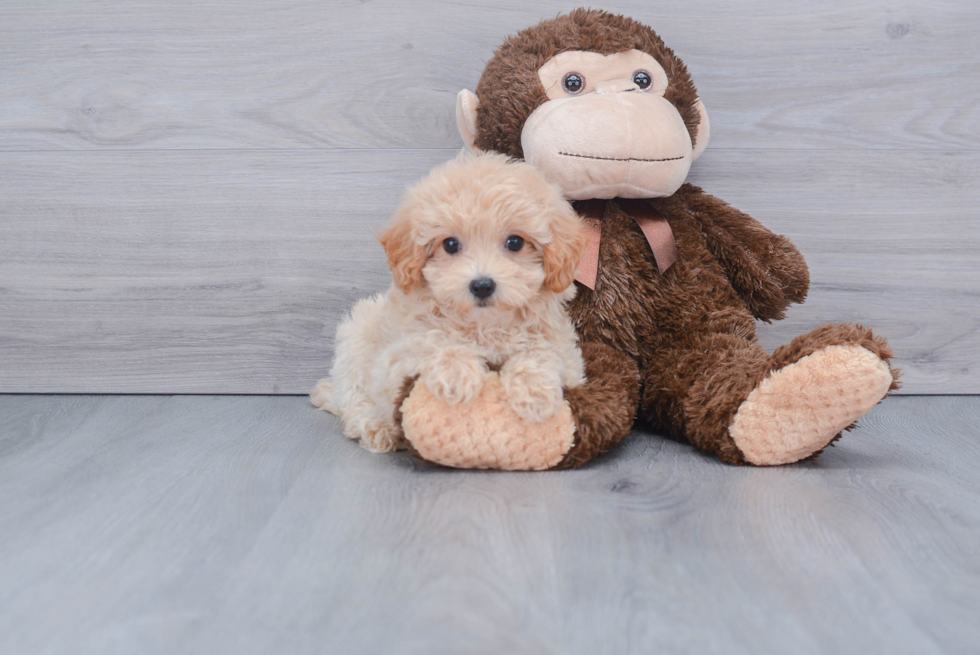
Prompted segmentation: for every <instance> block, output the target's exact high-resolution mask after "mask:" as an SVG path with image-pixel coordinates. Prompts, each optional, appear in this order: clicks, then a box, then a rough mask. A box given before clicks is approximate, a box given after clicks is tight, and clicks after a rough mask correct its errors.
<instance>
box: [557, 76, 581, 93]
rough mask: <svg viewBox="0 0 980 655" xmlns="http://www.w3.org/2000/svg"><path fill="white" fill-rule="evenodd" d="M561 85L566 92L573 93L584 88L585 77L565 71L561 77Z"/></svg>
mask: <svg viewBox="0 0 980 655" xmlns="http://www.w3.org/2000/svg"><path fill="white" fill-rule="evenodd" d="M561 86H562V88H563V89H565V91H566V92H567V93H571V94H572V95H575V94H576V93H580V92H581V91H582V89H584V88H585V77H584V76H582V75H581V74H579V73H566V74H565V77H563V78H562V79H561Z"/></svg>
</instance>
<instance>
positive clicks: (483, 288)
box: [470, 277, 497, 300]
mask: <svg viewBox="0 0 980 655" xmlns="http://www.w3.org/2000/svg"><path fill="white" fill-rule="evenodd" d="M496 289H497V283H496V282H494V281H493V280H492V279H490V278H488V277H481V278H477V279H475V280H473V281H472V282H470V293H472V294H473V295H474V296H475V297H476V298H477V299H478V300H486V299H487V298H489V297H490V296H492V295H493V292H494V291H495V290H496Z"/></svg>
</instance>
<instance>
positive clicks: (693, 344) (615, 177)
mask: <svg viewBox="0 0 980 655" xmlns="http://www.w3.org/2000/svg"><path fill="white" fill-rule="evenodd" d="M457 120H458V123H459V128H460V133H461V134H462V136H463V140H464V141H465V142H466V144H467V145H468V146H469V147H471V148H475V149H479V150H492V151H497V152H500V153H505V154H507V155H510V156H511V157H514V158H517V159H525V160H526V161H527V162H529V163H531V164H533V165H534V166H536V167H538V168H539V170H541V171H542V172H543V173H544V174H545V176H546V177H547V178H549V179H550V180H551V181H553V182H555V183H557V184H559V185H560V186H561V188H562V189H563V190H564V192H565V195H566V197H567V198H569V199H570V200H574V201H578V202H577V203H576V208H577V210H578V211H579V213H580V214H581V215H582V216H583V217H584V218H585V220H586V221H587V223H588V225H589V226H590V230H591V233H592V244H591V248H590V249H589V250H588V251H587V254H586V257H585V258H584V259H583V261H582V263H581V264H580V267H579V276H578V278H577V280H578V283H579V290H578V295H577V297H576V299H575V300H574V301H573V302H572V304H571V306H570V313H571V315H572V318H573V320H574V321H575V324H576V326H577V328H578V331H579V337H580V340H581V344H582V349H583V354H584V356H585V358H586V362H587V375H588V377H589V383H588V384H587V385H586V386H585V387H582V388H579V389H575V390H570V391H569V392H568V393H567V394H566V400H567V401H568V403H569V405H570V406H571V409H572V416H573V417H574V422H575V433H574V434H575V438H574V442H573V443H572V444H571V446H570V447H566V448H565V450H564V455H563V457H562V458H561V460H560V461H558V462H557V463H556V462H554V461H549V462H546V463H542V464H541V465H539V466H526V467H527V468H544V467H552V468H564V467H569V466H577V465H579V464H581V463H583V462H585V461H588V460H589V459H591V458H592V457H594V456H595V455H597V454H599V453H601V452H604V451H606V450H608V449H609V448H611V447H613V446H614V445H616V444H617V443H618V442H619V440H620V439H621V438H622V437H623V436H625V434H626V433H627V432H628V431H629V429H630V427H631V426H632V424H633V421H634V417H637V416H638V418H639V419H640V420H642V421H643V422H645V423H646V424H648V425H649V426H651V427H652V428H654V429H656V430H661V431H666V432H667V433H669V434H671V435H673V436H676V437H683V438H686V439H687V440H689V441H690V442H691V443H693V444H694V445H695V446H696V447H698V448H700V449H701V450H703V451H706V452H709V453H713V454H715V455H717V456H718V457H719V458H721V459H722V460H723V461H725V462H728V463H731V464H756V465H774V464H786V463H790V462H795V461H798V460H800V459H803V458H806V457H810V456H812V455H814V454H816V453H818V452H820V450H822V449H823V448H824V447H826V446H827V445H828V444H830V443H831V442H832V441H834V440H835V439H836V438H838V437H839V436H840V434H841V431H842V430H843V429H845V428H847V427H848V426H850V425H851V424H852V423H853V422H854V421H855V420H856V419H857V418H858V417H860V416H861V415H863V414H864V413H865V412H867V411H868V409H870V408H871V407H872V406H873V405H875V404H876V403H878V402H879V401H880V400H881V399H882V398H883V397H884V396H885V395H886V394H887V392H888V391H889V390H890V389H894V388H896V387H897V372H896V371H894V370H893V369H892V368H891V366H890V364H889V359H890V358H891V357H892V354H891V351H890V350H889V349H888V346H887V345H886V343H885V341H884V340H883V339H881V338H879V337H876V336H874V335H873V334H872V333H871V331H870V330H868V329H866V328H863V327H861V326H857V325H848V324H845V325H824V326H821V327H819V328H817V329H816V330H813V331H812V332H810V333H808V334H804V335H801V336H798V337H797V338H795V339H794V340H793V341H792V342H791V343H789V344H788V345H785V346H781V347H780V348H778V349H776V351H775V352H774V353H773V354H771V355H770V354H768V353H766V352H765V351H764V350H763V349H762V348H761V347H760V346H759V344H758V343H757V339H756V334H755V320H756V319H760V320H763V321H771V320H774V319H779V318H782V317H783V315H784V311H785V309H786V308H787V306H789V304H790V303H794V302H802V301H803V299H804V298H805V296H806V293H807V288H808V285H809V274H808V271H807V267H806V263H805V262H804V260H803V257H802V256H801V255H800V253H799V252H798V251H797V250H796V248H795V247H794V246H793V245H792V244H791V243H790V242H789V241H788V240H787V239H786V238H785V237H782V236H780V235H777V234H773V233H772V232H770V231H769V230H767V229H766V228H764V227H763V226H762V225H760V224H759V223H758V222H757V221H755V220H754V219H753V218H752V217H750V216H748V215H746V214H744V213H742V212H740V211H738V210H736V209H734V208H732V207H730V206H729V205H727V204H726V203H724V202H723V201H721V200H719V199H717V198H714V197H712V196H709V195H707V194H705V193H704V192H702V190H701V189H699V188H698V187H695V186H692V185H690V184H685V183H684V180H685V179H686V177H687V174H688V171H689V169H690V166H691V163H692V162H693V161H694V160H695V159H696V158H697V157H698V156H699V155H700V154H701V152H703V151H704V148H705V146H706V145H707V143H708V137H709V126H708V117H707V113H706V111H705V107H704V105H703V104H702V103H701V101H700V100H699V99H698V95H697V91H696V89H695V87H694V84H693V82H692V81H691V77H690V75H689V73H688V71H687V69H686V67H685V66H684V63H683V62H682V61H681V60H680V59H679V58H678V57H677V56H676V55H675V54H674V53H673V51H671V49H670V48H668V47H667V46H666V45H664V43H663V41H661V39H660V38H659V37H658V36H657V34H656V33H655V32H654V31H653V30H652V29H650V28H649V27H646V26H644V25H642V24H640V23H637V22H636V21H634V20H632V19H630V18H626V17H623V16H616V15H613V14H609V13H606V12H602V11H595V10H586V9H578V10H576V11H573V12H572V13H570V14H569V15H567V16H560V17H558V18H557V19H555V20H548V21H544V22H542V23H540V24H539V25H537V26H535V27H532V28H529V29H527V30H524V31H522V32H520V33H519V34H517V35H516V36H512V37H510V38H508V39H507V40H505V41H504V43H503V45H502V46H501V47H500V48H499V49H498V50H497V52H496V53H495V54H494V56H493V58H492V59H491V60H490V62H489V63H488V64H487V66H486V69H485V70H484V72H483V76H482V77H481V79H480V82H479V85H478V86H477V91H476V94H475V95H474V94H473V93H471V92H469V91H462V92H461V93H460V94H459V98H458V105H457ZM416 391H419V390H418V389H417V388H416V389H414V390H413V389H412V388H411V387H410V386H407V387H406V394H407V395H408V401H409V402H406V404H405V405H403V406H402V410H403V416H402V418H403V426H404V427H405V432H406V437H407V438H408V441H409V442H413V437H415V436H419V437H420V438H421V436H422V435H423V433H424V432H425V431H426V430H428V431H429V432H432V431H433V430H435V431H436V432H439V431H440V430H441V432H439V435H438V438H437V439H436V441H438V443H439V447H438V448H437V449H436V450H435V451H430V452H429V453H428V454H426V453H423V455H424V456H427V457H428V458H429V459H435V460H436V461H441V462H442V463H448V464H456V465H460V462H465V465H467V466H482V467H496V466H499V461H498V460H497V459H494V457H489V456H487V455H480V454H476V453H474V448H475V446H474V445H473V443H472V442H465V443H464V442H462V441H458V440H457V441H454V439H457V435H458V433H459V431H458V428H459V427H460V425H462V424H461V423H459V422H456V421H454V419H453V414H454V412H456V413H458V412H459V408H452V407H445V406H439V405H438V403H437V401H434V400H431V399H425V398H422V397H421V396H420V395H418V394H416V393H415V392H416ZM476 402H483V403H485V405H489V407H487V406H484V407H482V408H481V411H480V415H482V416H493V415H494V414H495V412H494V411H493V407H494V403H496V404H497V405H500V406H501V407H502V403H501V401H500V399H499V398H481V399H478V400H477V401H476ZM637 411H638V414H637ZM499 413H500V414H501V415H503V414H505V413H506V412H505V410H504V409H502V408H501V409H500V411H499ZM433 417H437V420H434V419H433ZM486 429H487V431H488V433H491V432H493V431H494V430H497V429H503V430H507V429H509V430H514V429H515V428H514V426H513V424H507V425H504V424H503V423H501V424H500V425H490V424H487V426H486ZM428 438H429V441H430V443H431V441H432V439H431V436H429V437H428ZM447 444H448V445H447ZM447 450H448V451H452V452H453V453H454V455H453V457H449V458H445V457H442V456H441V455H442V454H443V453H445V452H447ZM433 452H434V453H435V455H433V454H432V453H433ZM461 453H462V454H464V455H466V457H460V454H461ZM525 464H526V462H525Z"/></svg>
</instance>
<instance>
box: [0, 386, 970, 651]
mask: <svg viewBox="0 0 980 655" xmlns="http://www.w3.org/2000/svg"><path fill="white" fill-rule="evenodd" d="M978 425H980V398H976V397H929V398H926V397H894V398H890V399H888V400H886V401H885V403H883V404H882V405H880V406H878V407H877V408H875V409H874V410H873V411H872V412H871V414H869V415H868V416H867V418H866V419H865V420H864V421H863V422H862V426H861V427H860V428H859V429H858V430H857V431H855V432H852V433H850V434H848V435H846V436H845V438H844V440H843V441H842V442H841V443H840V444H839V445H838V446H837V447H835V448H833V449H831V450H829V451H828V452H827V453H826V454H824V455H823V456H822V457H821V458H820V459H818V460H816V461H815V462H807V463H803V464H800V465H796V466H790V467H785V468H778V469H753V468H732V467H727V466H724V465H722V464H719V463H718V462H717V461H715V460H712V459H708V458H705V457H702V456H701V455H699V454H698V453H696V452H694V451H693V450H692V449H691V448H690V447H688V446H686V445H683V444H679V443H675V442H671V441H665V440H664V439H662V438H660V437H657V436H652V435H645V434H634V435H632V436H631V437H630V438H629V439H628V441H627V442H626V443H625V444H623V445H622V446H621V447H620V448H619V449H618V450H616V451H614V453H612V454H610V455H609V456H607V457H606V458H604V459H602V460H600V461H598V462H595V463H593V464H592V465H590V466H588V467H586V468H584V469H580V470H577V471H568V472H562V473H529V474H519V473H518V474H514V473H510V474H509V473H499V472H498V473H492V472H459V471H451V470H446V469H439V468H435V467H430V466H428V465H424V464H419V463H416V462H415V461H413V460H412V459H410V458H409V457H408V456H406V455H404V454H400V455H390V456H379V455H372V454H369V453H367V452H365V451H363V450H361V449H360V448H359V447H358V446H356V445H355V444H353V443H351V442H349V441H347V440H346V439H344V438H343V437H341V436H340V435H339V434H338V431H337V427H338V426H337V421H336V419H334V418H333V417H331V416H329V415H327V414H323V413H320V412H316V411H315V410H313V409H312V408H311V407H310V406H309V405H308V403H307V401H306V399H305V398H297V397H215V396H191V397H188V396H142V397H133V396H128V397H127V396H47V397H45V396H29V395H24V396H16V395H15V396H0V652H2V653H9V654H11V655H30V654H34V653H73V654H84V653H100V654H103V653H127V654H131V653H161V654H168V655H171V654H173V653H209V654H214V653H226V652H227V653H345V654H346V653H360V652H371V653H390V654H398V653H535V654H538V653H588V654H594V653H699V654H702V653H751V654H752V655H758V654H759V653H780V654H785V653H862V654H864V655H866V654H868V653H893V654H894V653H916V654H929V653H970V652H972V653H975V652H977V647H978V645H980V623H978V621H977V616H980V476H978V474H977V466H978V462H980V430H978V427H977V426H978Z"/></svg>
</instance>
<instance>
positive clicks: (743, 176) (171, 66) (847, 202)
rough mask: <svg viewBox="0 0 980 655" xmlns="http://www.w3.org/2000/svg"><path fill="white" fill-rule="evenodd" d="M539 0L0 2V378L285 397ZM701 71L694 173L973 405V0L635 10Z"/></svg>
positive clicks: (795, 317)
mask: <svg viewBox="0 0 980 655" xmlns="http://www.w3.org/2000/svg"><path fill="white" fill-rule="evenodd" d="M568 8H569V6H567V5H565V4H562V3H558V2H551V1H550V0H549V1H547V2H544V3H535V4H533V5H529V4H527V3H520V2H516V1H514V0H503V1H500V2H495V3H489V4H488V3H467V2H459V1H452V2H438V3H437V2H432V1H428V0H426V1H422V2H413V3H399V2H394V1H387V0H372V1H371V2H329V3H323V2H311V1H307V0H304V1H296V2H288V3H273V2H269V1H266V0H263V1H260V2H250V3H232V2H228V1H227V0H220V1H217V0H203V1H198V2H189V1H181V2H172V3H160V2H152V1H149V0H134V1H132V2H127V3H122V4H120V3H109V2H98V1H97V2H78V1H69V0H58V1H53V2H40V1H39V0H18V1H16V2H5V3H2V4H0V25H2V26H3V27H2V29H0V392H4V391H8V392H114V393H126V392H143V393H172V392H185V393H303V392H305V391H306V390H307V389H308V387H309V385H310V384H312V382H313V381H314V380H315V379H317V378H318V377H320V376H321V375H323V373H324V372H325V371H326V370H327V368H328V367H329V364H330V358H331V349H332V346H331V340H332V337H333V332H334V327H335V325H336V323H337V322H338V321H339V320H340V317H341V315H342V314H343V312H344V311H346V309H347V308H348V307H349V306H350V305H351V304H352V303H353V302H354V300H356V299H357V298H359V297H361V296H364V295H366V294H369V293H371V292H374V291H377V290H380V289H383V288H384V287H385V286H386V283H387V273H386V271H385V269H384V266H383V261H382V258H381V252H380V249H379V248H378V247H377V246H376V244H375V243H374V241H373V239H372V236H371V235H372V232H373V231H374V230H375V228H376V227H377V226H378V225H380V224H381V223H382V222H383V221H384V220H385V218H386V217H387V216H388V215H389V214H390V212H391V210H392V209H393V208H394V206H395V204H396V203H397V199H398V196H399V194H400V193H401V189H402V188H403V186H404V185H405V184H406V183H407V182H410V181H413V180H415V179H417V178H419V177H420V176H421V175H422V174H424V173H425V172H426V171H427V170H428V168H429V167H431V166H432V165H434V164H436V163H438V162H440V161H443V160H445V159H447V158H449V157H451V156H452V154H453V152H454V149H455V148H456V147H458V145H459V140H458V136H457V135H456V132H455V120H454V115H453V106H454V97H455V93H456V92H457V91H458V89H460V88H462V87H471V88H472V87H473V86H474V85H475V82H476V80H477V78H478V76H479V74H480V71H481V70H482V67H483V65H484V63H485V61H486V59H487V58H488V57H489V56H490V54H491V52H492V50H493V48H494V47H495V46H496V45H497V44H498V43H499V42H500V40H501V39H502V38H503V36H504V35H506V34H509V33H513V32H514V31H516V30H518V29H520V28H522V27H525V26H528V25H531V24H533V23H534V22H536V21H537V20H539V19H541V18H543V17H549V16H553V15H555V14H557V13H559V11H567V10H568ZM606 8H608V9H610V10H612V11H617V12H622V13H625V14H629V15H633V16H635V17H637V18H639V19H641V20H644V21H647V22H649V23H651V24H653V25H654V26H655V27H657V28H658V29H659V30H660V32H661V33H662V34H663V35H664V37H665V38H666V39H667V41H668V43H670V44H671V45H672V46H673V47H674V48H675V49H676V50H677V51H678V53H680V54H681V56H682V57H684V59H685V60H686V61H687V63H688V64H689V66H690V68H691V70H692V71H693V73H694V76H695V80H696V81H697V83H698V85H699V88H700V90H701V94H702V97H703V98H704V99H705V101H706V102H707V104H708V106H709V110H710V112H711V116H712V126H713V129H712V139H713V141H712V146H711V147H710V148H709V150H708V152H707V154H706V155H705V157H704V158H703V160H702V161H700V162H699V163H698V165H697V167H696V168H695V171H694V173H693V175H692V181H694V182H696V183H700V184H702V185H703V186H704V187H705V188H706V189H707V191H708V192H710V193H713V194H715V195H718V196H719V197H721V198H724V199H726V200H728V201H730V202H732V203H733V204H734V205H736V206H738V207H740V208H742V209H744V210H746V211H748V212H749V213H751V214H753V215H755V216H757V217H758V218H759V219H760V220H762V221H763V222H764V223H765V224H766V225H768V226H770V227H771V228H773V229H774V230H776V231H778V232H783V233H785V234H787V235H789V236H790V237H791V238H793V240H794V241H796V242H797V243H798V245H799V246H800V247H801V249H802V250H803V251H804V253H805V254H806V256H807V258H808V260H809V262H810V264H811V268H812V269H813V290H812V292H811V295H810V299H809V301H808V302H807V304H805V305H803V306H802V307H797V308H794V309H793V310H792V311H791V312H790V314H789V318H788V319H787V320H786V321H783V322H781V323H778V324H775V325H772V326H763V327H762V329H761V333H762V337H763V343H764V345H766V346H767V347H769V348H772V347H774V346H776V345H778V344H779V343H782V342H785V341H787V340H788V339H790V338H791V337H792V336H794V335H795V334H798V333H800V332H804V331H806V330H809V329H811V328H813V327H815V326H816V325H818V324H820V323H823V322H825V321H832V320H837V321H845V320H856V321H861V322H864V323H866V324H868V325H870V326H872V327H874V328H876V329H878V330H879V331H881V332H882V333H883V334H884V335H886V336H887V337H889V338H890V339H891V340H892V342H893V344H894V345H895V347H896V349H897V351H898V354H899V357H900V358H901V360H902V361H901V363H900V366H901V367H902V368H903V369H904V370H905V373H906V375H905V391H906V392H912V393H978V392H980V375H978V373H977V371H978V369H980V303H978V298H977V289H978V288H980V263H978V262H977V260H976V257H975V256H974V253H975V252H976V251H977V248H978V246H980V244H978V239H980V237H977V236H976V232H975V230H973V229H972V223H973V222H974V221H975V217H976V210H975V207H976V206H977V204H978V201H980V190H978V186H977V184H976V180H977V179H978V176H980V160H978V157H980V155H978V147H977V146H978V140H977V139H978V135H980V129H978V128H980V109H978V108H980V84H978V82H980V64H978V62H980V41H978V40H977V39H976V38H975V37H974V31H975V26H976V25H977V24H978V19H980V5H978V4H977V3H975V2H967V1H966V0H961V1H954V0H945V1H936V0H931V1H929V2H913V1H912V0H902V1H901V2H897V3H889V4H888V5H887V6H886V5H884V4H882V3H881V2H880V0H857V1H854V0H846V1H845V0H831V1H829V2H820V3H803V4H800V3H796V4H792V3H783V4H777V3H773V2H771V0H750V1H749V2H745V3H738V4H737V5H733V4H731V3H722V2H719V1H718V0H704V1H701V2H680V0H665V1H664V2H661V3H658V5H657V7H656V10H655V11H654V10H653V9H651V6H650V5H649V3H645V2H641V1H640V0H630V1H628V2H614V3H613V4H611V5H608V6H607V7H606Z"/></svg>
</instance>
